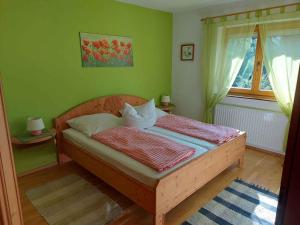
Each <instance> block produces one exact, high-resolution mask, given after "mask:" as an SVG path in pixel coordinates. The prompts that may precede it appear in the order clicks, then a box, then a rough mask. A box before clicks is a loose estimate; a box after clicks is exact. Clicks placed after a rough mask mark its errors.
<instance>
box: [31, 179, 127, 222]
mask: <svg viewBox="0 0 300 225" xmlns="http://www.w3.org/2000/svg"><path fill="white" fill-rule="evenodd" d="M26 195H27V197H28V198H29V199H30V201H31V202H32V204H33V205H34V207H35V208H36V209H37V210H38V212H39V213H40V214H41V215H42V216H43V217H44V218H45V220H46V221H47V222H48V224H50V225H104V224H109V223H110V222H112V221H114V220H115V219H117V218H119V217H120V216H121V215H122V208H121V207H120V206H119V204H117V203H116V202H114V201H113V200H111V199H110V198H109V197H108V196H107V195H105V194H103V193H102V192H101V191H100V190H99V189H97V188H96V187H95V186H93V185H92V184H90V183H88V182H87V181H86V180H84V179H83V178H81V177H79V176H77V175H69V176H66V177H63V178H61V179H58V180H55V181H52V182H49V183H46V184H44V185H42V186H40V187H37V188H34V189H31V190H29V191H27V192H26Z"/></svg>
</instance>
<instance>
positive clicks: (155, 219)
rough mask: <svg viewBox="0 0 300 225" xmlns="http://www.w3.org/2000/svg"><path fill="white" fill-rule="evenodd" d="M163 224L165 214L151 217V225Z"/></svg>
mask: <svg viewBox="0 0 300 225" xmlns="http://www.w3.org/2000/svg"><path fill="white" fill-rule="evenodd" d="M164 224H165V214H155V215H153V225H164Z"/></svg>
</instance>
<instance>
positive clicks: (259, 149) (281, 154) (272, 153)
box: [246, 145, 285, 158]
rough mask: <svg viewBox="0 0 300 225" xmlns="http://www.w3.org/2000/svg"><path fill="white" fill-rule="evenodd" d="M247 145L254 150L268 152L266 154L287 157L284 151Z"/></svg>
mask: <svg viewBox="0 0 300 225" xmlns="http://www.w3.org/2000/svg"><path fill="white" fill-rule="evenodd" d="M246 147H247V148H248V149H251V150H254V151H259V152H263V153H266V154H269V155H274V156H277V157H280V158H284V157H285V154H283V153H279V152H273V151H270V150H266V149H262V148H257V147H254V146H251V145H247V146H246Z"/></svg>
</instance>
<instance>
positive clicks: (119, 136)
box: [92, 127, 195, 172]
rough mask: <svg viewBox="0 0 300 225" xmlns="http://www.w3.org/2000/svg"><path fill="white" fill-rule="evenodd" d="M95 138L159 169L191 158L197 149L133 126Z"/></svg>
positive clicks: (111, 130) (104, 133)
mask: <svg viewBox="0 0 300 225" xmlns="http://www.w3.org/2000/svg"><path fill="white" fill-rule="evenodd" d="M92 138H93V139H95V140H97V141H99V142H101V143H103V144H105V145H108V146H109V147H111V148H113V149H115V150H117V151H120V152H122V153H124V154H126V155H128V156H130V157H131V158H133V159H135V160H137V161H139V162H141V163H143V164H145V165H147V166H149V167H151V168H153V169H155V170H157V171H159V172H162V171H165V170H167V169H169V168H172V167H174V166H175V165H176V164H178V163H179V162H181V161H183V160H185V159H187V158H189V157H190V156H192V155H193V154H194V153H195V149H193V148H191V147H188V146H185V145H182V144H179V143H177V142H174V141H171V140H169V139H167V138H163V137H160V136H158V135H154V134H150V133H146V132H143V131H141V130H139V129H137V128H133V127H116V128H112V129H107V130H105V131H102V132H99V133H97V134H95V135H93V136H92Z"/></svg>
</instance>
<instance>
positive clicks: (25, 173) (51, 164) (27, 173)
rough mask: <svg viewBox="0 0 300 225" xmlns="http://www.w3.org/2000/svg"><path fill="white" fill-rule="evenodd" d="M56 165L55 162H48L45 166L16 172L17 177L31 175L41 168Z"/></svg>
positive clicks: (44, 168)
mask: <svg viewBox="0 0 300 225" xmlns="http://www.w3.org/2000/svg"><path fill="white" fill-rule="evenodd" d="M57 165H58V164H57V162H54V163H50V164H47V165H45V166H41V167H37V168H34V169H32V170H28V171H25V172H21V173H17V177H18V178H21V177H24V176H28V175H31V174H33V173H36V172H40V171H42V170H46V169H49V168H51V167H54V166H57Z"/></svg>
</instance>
